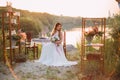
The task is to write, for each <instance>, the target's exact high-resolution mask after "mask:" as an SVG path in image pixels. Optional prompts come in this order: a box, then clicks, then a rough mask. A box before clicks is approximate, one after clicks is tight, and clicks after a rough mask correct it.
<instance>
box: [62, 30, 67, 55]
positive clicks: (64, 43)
mask: <svg viewBox="0 0 120 80" xmlns="http://www.w3.org/2000/svg"><path fill="white" fill-rule="evenodd" d="M63 49H64V53H65V56H66V32H65V31H64V42H63Z"/></svg>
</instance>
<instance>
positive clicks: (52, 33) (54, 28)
mask: <svg viewBox="0 0 120 80" xmlns="http://www.w3.org/2000/svg"><path fill="white" fill-rule="evenodd" d="M59 25H62V24H60V23H56V24H55V26H54V27H53V29H52V32H51V36H53V35H54V34H55V33H56V32H57V31H58V30H57V27H58V26H59ZM58 32H59V37H60V32H61V30H60V31H58Z"/></svg>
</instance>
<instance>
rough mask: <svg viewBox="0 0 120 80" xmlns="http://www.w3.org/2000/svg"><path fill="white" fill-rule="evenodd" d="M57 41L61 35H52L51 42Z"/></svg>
mask: <svg viewBox="0 0 120 80" xmlns="http://www.w3.org/2000/svg"><path fill="white" fill-rule="evenodd" d="M56 41H59V37H57V36H52V37H51V42H53V43H55V42H56ZM57 46H59V44H57Z"/></svg>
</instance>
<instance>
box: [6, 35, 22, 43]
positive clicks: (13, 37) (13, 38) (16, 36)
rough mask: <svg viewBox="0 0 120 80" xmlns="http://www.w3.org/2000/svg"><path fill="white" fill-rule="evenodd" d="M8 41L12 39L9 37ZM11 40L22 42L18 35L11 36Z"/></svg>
mask: <svg viewBox="0 0 120 80" xmlns="http://www.w3.org/2000/svg"><path fill="white" fill-rule="evenodd" d="M7 39H10V36H7ZM11 39H12V40H15V41H17V40H20V39H21V37H20V36H19V35H17V34H13V35H11Z"/></svg>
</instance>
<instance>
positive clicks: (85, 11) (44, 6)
mask: <svg viewBox="0 0 120 80" xmlns="http://www.w3.org/2000/svg"><path fill="white" fill-rule="evenodd" d="M6 1H11V2H12V6H13V7H14V8H18V9H24V10H29V11H34V12H47V13H50V14H55V15H63V16H75V17H77V16H81V17H108V16H109V15H108V14H109V12H110V13H111V15H112V14H113V13H114V14H116V13H118V10H119V8H118V5H117V2H116V1H115V0H0V6H6Z"/></svg>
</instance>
